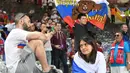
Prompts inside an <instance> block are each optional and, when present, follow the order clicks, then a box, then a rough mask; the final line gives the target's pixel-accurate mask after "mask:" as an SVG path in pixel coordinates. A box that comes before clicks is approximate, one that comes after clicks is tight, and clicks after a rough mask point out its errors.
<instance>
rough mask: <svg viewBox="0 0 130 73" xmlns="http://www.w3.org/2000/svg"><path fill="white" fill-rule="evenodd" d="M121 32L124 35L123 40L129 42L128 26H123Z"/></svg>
mask: <svg viewBox="0 0 130 73" xmlns="http://www.w3.org/2000/svg"><path fill="white" fill-rule="evenodd" d="M121 31H122V34H123V40H124V41H129V35H128V26H127V25H126V24H123V25H122V26H121Z"/></svg>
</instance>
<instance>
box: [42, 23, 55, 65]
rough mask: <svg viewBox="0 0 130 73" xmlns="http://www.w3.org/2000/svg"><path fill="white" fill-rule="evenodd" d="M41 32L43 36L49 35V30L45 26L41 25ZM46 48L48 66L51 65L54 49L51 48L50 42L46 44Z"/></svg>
mask: <svg viewBox="0 0 130 73" xmlns="http://www.w3.org/2000/svg"><path fill="white" fill-rule="evenodd" d="M41 32H42V33H43V34H47V32H48V29H47V26H46V25H45V24H42V25H41ZM44 47H45V51H46V57H47V61H48V64H49V65H51V51H52V47H51V42H50V40H49V41H47V42H46V43H45V45H44Z"/></svg>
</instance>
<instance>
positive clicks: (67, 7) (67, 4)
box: [54, 0, 109, 30]
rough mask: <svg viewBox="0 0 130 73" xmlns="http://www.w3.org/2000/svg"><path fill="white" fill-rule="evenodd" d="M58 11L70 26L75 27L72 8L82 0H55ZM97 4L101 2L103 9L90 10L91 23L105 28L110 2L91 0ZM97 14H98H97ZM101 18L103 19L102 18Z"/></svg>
mask: <svg viewBox="0 0 130 73" xmlns="http://www.w3.org/2000/svg"><path fill="white" fill-rule="evenodd" d="M54 1H55V5H56V8H57V11H58V12H59V14H60V15H61V17H62V18H63V20H64V21H65V22H66V23H67V24H68V25H69V26H70V27H74V23H75V21H74V20H73V19H72V10H73V8H74V6H75V4H77V3H78V2H79V1H80V0H54ZM91 1H94V2H95V3H96V4H101V5H102V9H101V10H99V11H90V12H89V13H88V16H89V17H88V18H90V17H91V18H90V19H88V20H89V22H90V23H92V24H93V25H95V26H97V27H98V28H100V29H102V30H103V29H104V25H105V22H106V18H107V14H108V8H107V7H108V4H109V3H108V2H107V0H91ZM96 15H97V16H96ZM93 17H94V19H93ZM100 18H101V19H100ZM88 20H87V21H88Z"/></svg>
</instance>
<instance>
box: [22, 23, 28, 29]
mask: <svg viewBox="0 0 130 73" xmlns="http://www.w3.org/2000/svg"><path fill="white" fill-rule="evenodd" d="M23 29H24V30H26V31H29V28H28V26H27V24H26V23H24V24H23Z"/></svg>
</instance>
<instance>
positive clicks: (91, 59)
mask: <svg viewBox="0 0 130 73" xmlns="http://www.w3.org/2000/svg"><path fill="white" fill-rule="evenodd" d="M81 40H83V41H85V42H86V43H87V44H89V45H91V46H92V51H91V53H90V55H89V56H88V57H87V56H86V55H84V54H83V53H82V52H81V50H80V47H79V51H78V53H79V55H80V56H81V57H82V58H83V59H84V60H85V61H86V62H88V63H91V64H94V63H95V61H96V56H97V48H98V47H97V44H96V42H95V40H94V39H93V38H91V37H86V36H84V37H82V38H81V39H80V41H81Z"/></svg>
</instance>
